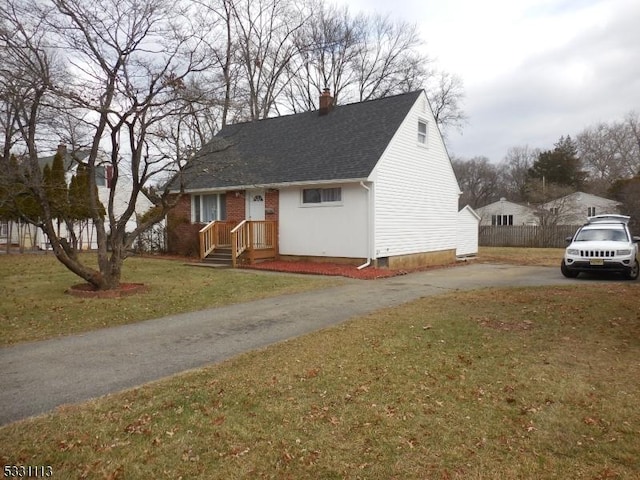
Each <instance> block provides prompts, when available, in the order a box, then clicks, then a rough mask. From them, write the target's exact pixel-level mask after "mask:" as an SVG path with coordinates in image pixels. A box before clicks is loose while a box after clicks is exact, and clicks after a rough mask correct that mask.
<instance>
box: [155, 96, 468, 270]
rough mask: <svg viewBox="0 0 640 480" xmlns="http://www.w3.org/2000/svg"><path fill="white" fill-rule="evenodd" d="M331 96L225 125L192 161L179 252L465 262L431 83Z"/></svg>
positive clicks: (176, 233)
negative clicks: (340, 100) (361, 97)
mask: <svg viewBox="0 0 640 480" xmlns="http://www.w3.org/2000/svg"><path fill="white" fill-rule="evenodd" d="M332 103H333V101H332V98H331V96H330V93H329V91H328V90H325V91H324V92H323V93H322V95H321V97H320V108H319V110H318V111H312V112H305V113H299V114H295V115H287V116H281V117H276V118H269V119H264V120H259V121H255V122H247V123H239V124H235V125H230V126H227V127H225V128H223V129H222V131H221V132H219V134H218V135H216V137H214V139H213V140H212V141H210V142H209V143H208V144H206V145H205V146H204V147H203V148H202V150H201V151H199V152H198V153H197V154H196V155H195V157H194V159H193V160H192V161H191V162H189V164H188V165H187V167H186V168H185V171H184V176H183V177H182V178H183V181H184V184H185V188H186V190H185V192H186V193H187V195H184V196H182V197H181V199H180V202H179V205H178V206H177V207H176V208H175V209H174V210H173V211H172V212H171V213H170V215H169V216H168V230H169V235H168V240H169V249H170V250H171V251H174V252H178V253H196V252H198V253H199V255H200V257H205V256H207V255H210V254H212V253H213V254H215V253H216V251H217V250H224V249H225V248H227V249H229V250H231V251H230V252H228V251H227V252H226V253H227V254H228V255H231V257H232V262H233V263H234V264H235V263H236V262H237V261H243V260H244V261H249V262H251V261H255V260H258V259H260V258H273V257H278V258H280V259H285V260H286V259H309V260H330V261H340V262H349V263H354V264H358V265H360V266H361V267H364V266H366V265H369V264H374V265H377V266H388V267H390V268H406V267H412V266H419V265H427V264H442V263H447V262H452V261H454V260H455V255H456V227H457V213H458V212H457V202H458V196H459V194H460V190H459V187H458V182H457V180H456V177H455V174H454V172H453V168H452V166H451V162H450V160H449V156H448V154H447V151H446V148H445V145H444V142H443V140H442V137H441V134H440V131H439V129H438V126H437V124H436V122H435V119H434V117H433V114H432V112H431V108H430V106H429V102H428V100H427V97H426V95H425V93H424V91H416V92H412V93H407V94H402V95H396V96H392V97H387V98H382V99H378V100H371V101H366V102H361V103H354V104H349V105H341V106H335V107H332ZM174 182H176V183H173V184H172V185H171V186H172V188H173V189H174V191H175V190H177V185H178V184H177V181H176V180H174ZM243 257H244V258H243Z"/></svg>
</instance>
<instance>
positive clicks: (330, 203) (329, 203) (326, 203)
mask: <svg viewBox="0 0 640 480" xmlns="http://www.w3.org/2000/svg"><path fill="white" fill-rule="evenodd" d="M313 190H316V191H318V193H319V198H320V201H318V202H310V201H305V192H308V191H313ZM334 190H337V191H338V197H339V198H338V200H328V199H327V197H328V196H329V193H328V192H329V191H334ZM323 192H326V194H324V195H323ZM340 205H343V200H342V187H308V188H301V189H300V206H302V207H337V206H340Z"/></svg>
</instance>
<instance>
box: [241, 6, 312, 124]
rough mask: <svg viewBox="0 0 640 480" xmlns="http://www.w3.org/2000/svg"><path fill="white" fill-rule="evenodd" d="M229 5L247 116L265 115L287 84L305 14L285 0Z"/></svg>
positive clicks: (269, 111)
mask: <svg viewBox="0 0 640 480" xmlns="http://www.w3.org/2000/svg"><path fill="white" fill-rule="evenodd" d="M231 8H232V10H233V17H234V23H235V25H234V28H235V36H236V40H237V44H236V45H237V48H238V50H239V52H240V59H241V66H242V69H243V72H244V73H243V76H242V78H241V84H242V85H243V86H244V87H245V88H246V103H247V104H248V106H249V116H250V118H251V120H258V119H261V118H267V117H268V116H269V115H270V113H271V111H272V109H273V108H274V106H275V104H276V101H277V98H278V96H279V95H280V94H281V92H282V91H283V89H284V88H285V87H286V85H287V84H288V83H289V80H290V75H291V72H290V71H289V70H288V69H287V67H288V65H289V62H290V61H291V59H292V58H293V57H294V56H295V55H296V54H297V53H298V44H297V43H296V41H295V37H296V35H297V33H298V32H299V31H300V29H301V28H302V26H303V24H304V21H305V15H304V13H303V12H302V11H300V10H299V9H298V8H296V7H295V4H294V3H292V2H290V1H289V0H237V1H235V2H233V3H231Z"/></svg>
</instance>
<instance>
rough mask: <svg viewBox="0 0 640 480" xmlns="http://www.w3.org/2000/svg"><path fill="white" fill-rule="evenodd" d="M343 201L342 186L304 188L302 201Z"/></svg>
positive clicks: (309, 202)
mask: <svg viewBox="0 0 640 480" xmlns="http://www.w3.org/2000/svg"><path fill="white" fill-rule="evenodd" d="M341 201H342V188H340V187H336V188H305V189H303V190H302V203H304V204H316V203H331V202H333V203H335V202H341Z"/></svg>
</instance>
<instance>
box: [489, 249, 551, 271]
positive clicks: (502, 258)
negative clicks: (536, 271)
mask: <svg viewBox="0 0 640 480" xmlns="http://www.w3.org/2000/svg"><path fill="white" fill-rule="evenodd" d="M563 254H564V249H563V248H520V247H480V248H479V252H478V261H480V262H484V263H509V264H513V265H530V266H538V267H558V268H560V262H561V261H562V256H563Z"/></svg>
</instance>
